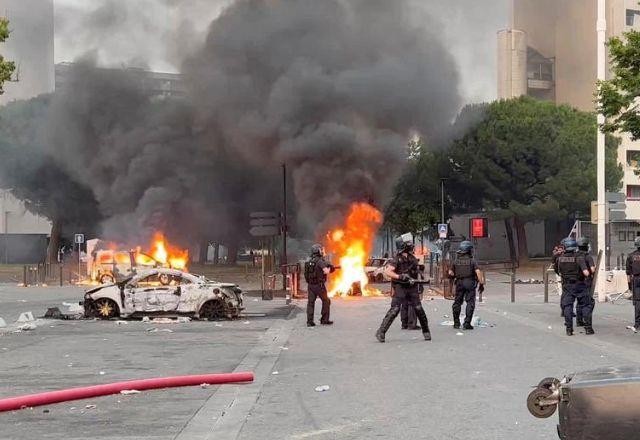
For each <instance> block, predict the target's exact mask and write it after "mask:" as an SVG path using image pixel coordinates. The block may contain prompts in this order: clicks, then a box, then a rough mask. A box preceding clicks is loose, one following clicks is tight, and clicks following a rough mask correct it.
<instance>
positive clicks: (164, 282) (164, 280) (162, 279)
mask: <svg viewBox="0 0 640 440" xmlns="http://www.w3.org/2000/svg"><path fill="white" fill-rule="evenodd" d="M158 281H160V284H162V285H163V286H168V285H169V284H170V283H171V277H169V275H167V274H166V273H161V274H160V276H159V277H158Z"/></svg>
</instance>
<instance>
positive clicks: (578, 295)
mask: <svg viewBox="0 0 640 440" xmlns="http://www.w3.org/2000/svg"><path fill="white" fill-rule="evenodd" d="M564 247H565V252H564V254H562V255H560V256H559V257H558V258H557V259H556V261H555V264H554V267H553V269H554V270H555V272H556V273H557V274H558V275H560V277H561V278H562V296H561V297H560V304H561V305H562V310H563V311H564V325H565V326H566V330H567V336H573V303H574V302H575V301H576V300H577V301H578V306H577V307H578V308H579V309H581V310H582V319H583V321H584V329H585V333H586V334H588V335H592V334H594V331H593V327H592V326H591V310H590V307H591V301H589V299H588V294H587V291H586V289H587V287H586V284H585V281H584V280H585V279H586V278H587V277H589V276H590V275H591V272H589V268H588V267H587V263H586V262H585V260H584V257H583V256H582V255H581V254H580V253H578V243H576V240H575V239H573V238H567V239H565V240H564Z"/></svg>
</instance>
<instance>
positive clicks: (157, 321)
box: [151, 318, 178, 324]
mask: <svg viewBox="0 0 640 440" xmlns="http://www.w3.org/2000/svg"><path fill="white" fill-rule="evenodd" d="M151 322H153V323H154V324H177V323H178V321H175V320H173V319H169V318H153V320H151Z"/></svg>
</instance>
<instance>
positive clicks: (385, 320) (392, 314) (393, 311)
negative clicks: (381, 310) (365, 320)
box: [376, 307, 400, 342]
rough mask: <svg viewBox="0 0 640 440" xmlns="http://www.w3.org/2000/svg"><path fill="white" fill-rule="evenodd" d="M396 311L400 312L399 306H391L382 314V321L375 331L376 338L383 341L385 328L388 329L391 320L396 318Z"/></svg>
mask: <svg viewBox="0 0 640 440" xmlns="http://www.w3.org/2000/svg"><path fill="white" fill-rule="evenodd" d="M398 313H400V308H399V307H392V308H390V309H389V311H388V312H387V314H386V315H384V318H383V319H382V323H381V324H380V328H379V329H378V331H376V339H378V341H380V342H384V341H385V339H384V337H385V334H386V333H387V330H389V327H391V324H392V323H393V320H394V319H396V316H398Z"/></svg>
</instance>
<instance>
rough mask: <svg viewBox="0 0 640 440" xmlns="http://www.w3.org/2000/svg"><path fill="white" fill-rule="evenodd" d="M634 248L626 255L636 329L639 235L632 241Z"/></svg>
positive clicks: (639, 321)
mask: <svg viewBox="0 0 640 440" xmlns="http://www.w3.org/2000/svg"><path fill="white" fill-rule="evenodd" d="M634 245H635V247H636V250H635V251H633V252H631V253H630V254H629V256H628V257H627V264H626V270H627V280H628V282H629V290H631V293H632V294H633V307H634V309H635V324H634V327H635V328H636V329H640V237H636V240H635V242H634Z"/></svg>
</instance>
